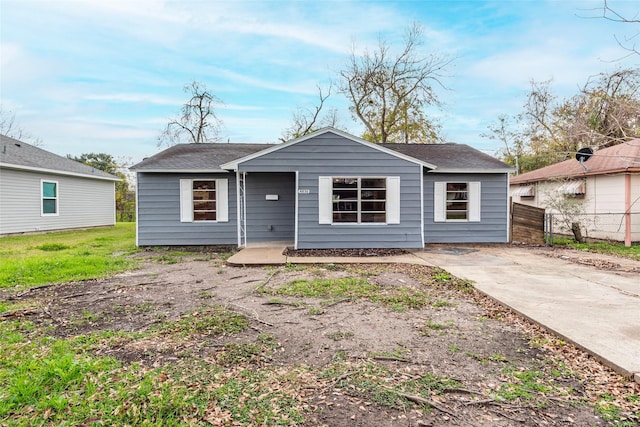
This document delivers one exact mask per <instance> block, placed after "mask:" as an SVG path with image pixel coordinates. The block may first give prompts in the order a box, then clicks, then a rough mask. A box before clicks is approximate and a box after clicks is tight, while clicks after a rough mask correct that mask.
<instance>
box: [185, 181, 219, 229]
mask: <svg viewBox="0 0 640 427" xmlns="http://www.w3.org/2000/svg"><path fill="white" fill-rule="evenodd" d="M228 185H229V184H228V180H227V179H181V180H180V221H181V222H204V221H210V222H227V221H229V212H228V211H229V209H228V203H229V202H228Z"/></svg>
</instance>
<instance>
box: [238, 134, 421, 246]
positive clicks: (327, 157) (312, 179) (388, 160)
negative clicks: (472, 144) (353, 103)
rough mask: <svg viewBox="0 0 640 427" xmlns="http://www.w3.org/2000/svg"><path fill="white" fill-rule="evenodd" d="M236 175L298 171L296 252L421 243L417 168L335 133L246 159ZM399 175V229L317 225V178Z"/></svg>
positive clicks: (376, 225)
mask: <svg viewBox="0 0 640 427" xmlns="http://www.w3.org/2000/svg"><path fill="white" fill-rule="evenodd" d="M239 169H240V170H245V171H261V172H268V171H273V172H282V171H298V172H299V175H298V180H299V181H298V188H299V189H303V190H309V193H308V194H298V248H300V249H311V248H418V247H421V246H422V238H421V235H420V234H421V210H422V206H421V203H420V202H421V194H420V189H421V188H420V179H421V178H420V176H421V173H422V167H421V166H420V165H417V164H415V163H412V162H409V161H406V160H403V159H400V158H398V157H396V156H393V155H390V154H387V153H384V152H381V151H378V150H375V149H372V148H370V147H367V146H364V145H362V144H359V143H357V142H354V141H352V140H349V139H346V138H342V137H340V136H337V135H335V134H331V133H326V134H323V135H319V136H318V137H316V138H312V139H308V140H305V141H301V142H299V143H297V144H293V145H291V146H288V147H285V148H283V149H280V150H277V151H274V152H272V153H268V154H265V155H263V156H261V157H258V158H255V159H252V160H249V161H247V162H245V163H242V164H241V165H240V166H239ZM320 176H376V177H387V176H399V177H400V193H401V197H400V199H401V204H400V224H389V225H380V224H371V225H369V224H351V225H347V224H334V225H332V224H319V221H318V177H320Z"/></svg>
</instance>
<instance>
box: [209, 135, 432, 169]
mask: <svg viewBox="0 0 640 427" xmlns="http://www.w3.org/2000/svg"><path fill="white" fill-rule="evenodd" d="M325 133H333V134H336V135H338V136H341V137H343V138H345V139H349V140H351V141H354V142H357V143H359V144H362V145H366V146H367V147H369V148H373V149H374V150H378V151H382V152H383V153H386V154H389V155H391V156H393V157H397V158H400V159H403V160H406V161H408V162H411V163H415V164H417V165H421V166H424V167H426V168H429V169H436V168H437V166H436V165H433V164H431V163H427V162H423V161H421V160H419V159H416V158H415V157H411V156H407V155H405V154H401V153H398V152H397V151H393V150H390V149H388V148H385V147H381V146H379V145H378V144H375V143H373V142H369V141H366V140H364V139H362V138H358V137H357V136H354V135H351V134H349V133H347V132H344V131H341V130H338V129H335V128H332V127H327V128H323V129H320V130H318V131H316V132H313V133H310V134H307V135H304V136H301V137H300V138H296V139H292V140H290V141H287V142H285V143H283V144H279V145H275V146H273V147H269V148H266V149H264V150H262V151H258V152H257V153H253V154H249V155H248V156H244V157H241V158H239V159H237V160H234V161H232V162H228V163H225V164H222V165H220V167H221V168H222V169H231V170H237V169H238V165H239V164H240V163H244V162H246V161H249V160H253V159H255V158H257V157H261V156H264V155H265V154H269V153H273V152H274V151H278V150H282V149H283V148H286V147H289V146H290V145H294V144H297V143H299V142H302V141H306V140H308V139H311V138H315V137H316V136H320V135H324V134H325Z"/></svg>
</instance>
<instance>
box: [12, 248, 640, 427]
mask: <svg viewBox="0 0 640 427" xmlns="http://www.w3.org/2000/svg"><path fill="white" fill-rule="evenodd" d="M138 256H140V257H142V258H146V259H145V260H144V261H143V267H142V268H141V269H139V270H136V271H133V272H129V273H126V274H121V275H118V276H116V277H113V278H111V279H107V280H95V281H87V282H80V283H68V284H62V285H56V286H49V287H41V288H36V289H32V290H29V291H24V292H22V293H18V294H14V295H12V296H10V297H9V298H10V299H12V300H13V301H25V302H34V301H37V302H38V304H37V306H38V307H41V309H38V310H34V311H33V312H31V313H30V312H25V313H24V316H25V317H27V318H29V319H30V320H33V321H35V322H36V323H37V324H40V325H50V326H52V328H51V332H50V333H51V334H52V335H54V336H64V337H67V336H75V335H79V334H87V333H90V332H93V331H99V330H115V331H127V332H130V331H146V330H148V329H149V328H152V327H153V325H155V324H157V323H159V322H167V321H175V320H179V319H181V318H182V317H183V316H185V315H186V314H187V313H191V314H192V315H193V313H194V312H195V313H197V312H198V310H205V309H206V308H207V307H214V306H223V307H226V308H227V309H229V310H231V311H234V312H237V313H240V314H242V315H244V316H246V317H247V318H248V319H249V320H250V322H251V327H250V328H249V329H247V330H245V331H243V332H240V333H238V334H231V335H221V336H215V337H211V336H208V337H206V339H203V340H201V341H199V342H198V341H197V340H194V341H190V342H175V341H172V340H168V341H163V340H162V339H161V338H158V337H156V338H154V339H140V340H137V341H133V342H127V343H124V344H122V345H118V346H115V345H114V346H110V347H104V348H101V349H100V353H101V355H104V356H113V357H115V358H117V359H119V360H121V361H123V362H125V363H131V362H134V361H135V362H139V363H141V364H142V365H144V366H148V367H149V368H152V367H160V366H166V365H168V364H171V363H174V362H175V361H176V360H179V359H180V358H184V357H192V358H193V357H195V358H202V359H207V358H208V357H209V356H210V355H212V354H216V353H217V352H219V351H221V349H223V348H224V346H225V345H226V344H228V343H232V342H247V341H248V342H252V341H257V340H259V339H260V337H264V336H267V335H265V334H268V336H270V337H273V340H274V342H275V343H276V344H275V346H274V348H273V350H272V351H271V352H270V353H269V354H265V355H264V357H262V358H261V359H260V360H259V361H258V362H256V363H255V365H253V366H255V369H263V368H264V367H279V368H285V369H291V370H292V372H293V371H294V369H297V368H300V367H304V369H305V372H307V376H306V377H305V378H306V379H305V382H304V386H301V387H300V388H299V389H298V391H297V394H298V395H297V396H296V398H297V399H298V400H299V401H300V402H302V404H303V406H304V408H305V419H306V421H305V423H304V425H305V426H323V425H326V426H338V427H340V426H477V425H490V426H512V425H526V426H542V425H576V426H603V425H613V422H610V421H607V420H606V417H603V416H602V414H601V413H598V412H596V411H595V410H594V406H593V405H596V404H598V403H599V402H600V400H601V398H602V395H603V394H605V393H606V394H607V396H613V398H612V401H613V402H614V403H617V404H619V406H618V408H619V417H620V418H619V419H622V420H627V422H629V423H631V424H627V425H633V423H636V422H638V415H637V414H638V411H639V408H638V404H637V402H635V403H634V402H632V401H631V400H633V399H626V398H625V396H632V395H635V396H637V395H638V393H639V392H640V390H639V389H638V386H637V385H636V384H634V383H633V382H628V381H625V380H624V379H622V378H620V377H618V376H617V375H616V374H614V373H613V372H611V371H610V370H608V369H607V368H605V367H603V366H602V365H600V364H599V363H598V362H596V361H595V360H593V359H592V358H590V357H589V356H587V355H585V354H584V353H582V352H581V351H579V350H577V349H575V348H573V347H572V346H570V345H567V344H565V343H563V342H561V341H560V340H558V339H556V338H554V337H553V336H551V335H548V334H546V333H545V332H544V331H541V330H540V329H539V328H537V327H535V326H533V325H531V324H529V323H527V322H526V321H524V320H523V319H521V318H519V317H518V316H516V315H515V314H513V313H510V312H509V311H507V310H505V309H504V308H502V307H500V306H498V305H496V304H495V303H493V302H491V301H489V300H487V299H485V298H483V297H482V296H481V295H479V294H478V293H476V292H475V291H474V290H473V289H470V287H469V286H468V284H466V283H464V282H461V281H459V280H457V279H455V278H451V277H448V275H447V274H446V272H443V271H441V270H437V269H431V268H429V267H424V266H406V265H368V266H364V265H345V266H338V265H314V266H305V267H297V266H295V265H288V266H282V267H277V268H276V267H253V268H236V267H230V266H227V265H225V263H224V261H223V260H222V259H220V258H219V256H218V255H217V254H215V253H198V254H193V255H187V254H180V255H172V254H171V253H170V252H169V253H167V254H164V255H161V256H159V253H157V252H154V253H152V254H151V253H142V254H139V255H138ZM353 277H358V278H361V279H365V281H366V282H367V283H368V284H371V285H375V286H376V289H378V291H376V292H378V294H380V295H383V296H384V295H405V296H406V295H409V294H410V291H411V292H418V295H420V296H421V298H423V300H426V301H428V303H427V304H418V303H415V304H413V303H412V300H411V299H410V297H406V298H405V299H404V300H402V299H398V302H397V303H393V302H389V300H388V299H384V298H377V297H375V298H374V297H371V295H372V294H367V295H364V294H363V296H360V297H354V296H348V297H342V298H340V297H335V296H333V297H332V296H326V295H318V296H308V295H305V296H298V295H294V294H293V293H289V294H287V293H284V292H279V290H281V289H283V287H286V286H288V285H289V284H291V283H292V282H294V281H296V280H298V281H300V280H306V281H313V280H316V281H317V280H335V279H345V278H353ZM411 295H413V294H411ZM4 297H7V295H4ZM412 304H413V305H415V307H412ZM207 360H209V359H207ZM427 374H428V375H431V376H433V378H441V379H442V378H446V379H447V380H448V381H449V382H448V383H447V382H442V384H445V386H441V387H439V388H438V387H435V388H430V389H428V390H430V391H429V393H427V394H426V395H425V394H424V393H423V394H421V395H417V394H414V393H413V392H411V393H410V392H400V394H399V395H400V397H401V398H402V399H401V401H398V400H393V401H390V402H386V401H385V398H384V396H383V395H382V394H381V391H382V392H384V390H385V389H387V388H388V389H389V390H392V389H393V390H399V389H400V388H401V387H399V386H400V385H401V384H408V383H409V382H411V381H414V382H415V380H416V379H424V377H425V375H427ZM367 380H370V381H369V382H367ZM446 384H448V385H446ZM425 396H426V397H425ZM390 400H391V399H390ZM398 402H400V403H398ZM585 402H589V404H586V403H585ZM227 421H228V424H225V423H226V422H227ZM227 421H220V423H219V424H216V422H215V421H211V420H210V422H211V423H212V424H213V425H236V424H233V420H228V419H227Z"/></svg>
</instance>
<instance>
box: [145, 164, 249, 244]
mask: <svg viewBox="0 0 640 427" xmlns="http://www.w3.org/2000/svg"><path fill="white" fill-rule="evenodd" d="M218 178H227V179H228V180H229V222H220V223H218V222H180V179H218ZM137 180H138V181H137V192H138V206H137V209H138V216H137V221H138V223H137V228H138V245H140V246H182V245H235V244H237V243H238V232H237V229H236V218H237V210H236V185H235V174H162V173H142V172H141V173H138V175H137Z"/></svg>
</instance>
